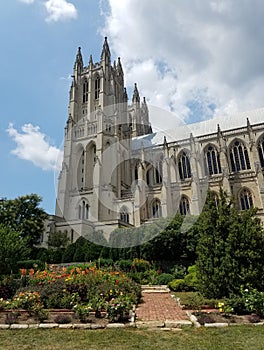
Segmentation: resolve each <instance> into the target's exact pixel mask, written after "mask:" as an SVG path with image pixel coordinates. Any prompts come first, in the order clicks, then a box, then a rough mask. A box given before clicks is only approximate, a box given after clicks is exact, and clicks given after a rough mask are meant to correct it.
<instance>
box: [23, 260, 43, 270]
mask: <svg viewBox="0 0 264 350" xmlns="http://www.w3.org/2000/svg"><path fill="white" fill-rule="evenodd" d="M17 267H18V268H19V269H26V270H28V269H32V268H34V269H40V270H42V269H44V267H45V265H44V263H43V261H41V260H21V261H18V262H17Z"/></svg>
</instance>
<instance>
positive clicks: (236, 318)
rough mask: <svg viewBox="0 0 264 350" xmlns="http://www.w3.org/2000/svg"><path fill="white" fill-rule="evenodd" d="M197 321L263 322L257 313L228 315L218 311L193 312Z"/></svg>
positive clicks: (202, 322) (202, 323)
mask: <svg viewBox="0 0 264 350" xmlns="http://www.w3.org/2000/svg"><path fill="white" fill-rule="evenodd" d="M193 314H194V315H195V316H196V317H197V321H198V322H199V323H200V324H201V325H204V324H205V323H228V324H251V323H258V322H263V319H261V318H260V317H259V316H258V315H255V314H252V315H231V314H230V315H229V314H220V313H219V312H203V311H202V312H194V313H193Z"/></svg>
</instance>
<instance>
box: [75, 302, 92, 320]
mask: <svg viewBox="0 0 264 350" xmlns="http://www.w3.org/2000/svg"><path fill="white" fill-rule="evenodd" d="M72 309H73V311H74V312H75V314H76V317H77V318H78V319H79V320H80V321H81V322H83V323H86V322H87V321H88V317H89V315H90V311H91V309H92V308H91V306H90V305H89V304H75V305H74V306H73V308H72Z"/></svg>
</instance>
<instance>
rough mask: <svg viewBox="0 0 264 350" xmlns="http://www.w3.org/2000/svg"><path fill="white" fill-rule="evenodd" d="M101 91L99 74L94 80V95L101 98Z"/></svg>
mask: <svg viewBox="0 0 264 350" xmlns="http://www.w3.org/2000/svg"><path fill="white" fill-rule="evenodd" d="M99 93H100V77H99V76H98V75H97V77H96V78H95V82H94V97H95V99H96V100H98V98H99Z"/></svg>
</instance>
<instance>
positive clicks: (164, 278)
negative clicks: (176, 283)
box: [156, 273, 173, 285]
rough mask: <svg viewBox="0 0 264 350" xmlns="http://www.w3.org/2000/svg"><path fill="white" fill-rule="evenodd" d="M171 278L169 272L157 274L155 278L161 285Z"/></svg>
mask: <svg viewBox="0 0 264 350" xmlns="http://www.w3.org/2000/svg"><path fill="white" fill-rule="evenodd" d="M172 280H173V275H171V274H170V273H162V274H160V275H158V276H157V278H156V282H157V284H160V285H162V284H165V285H167V284H168V283H170V282H171V281H172Z"/></svg>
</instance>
